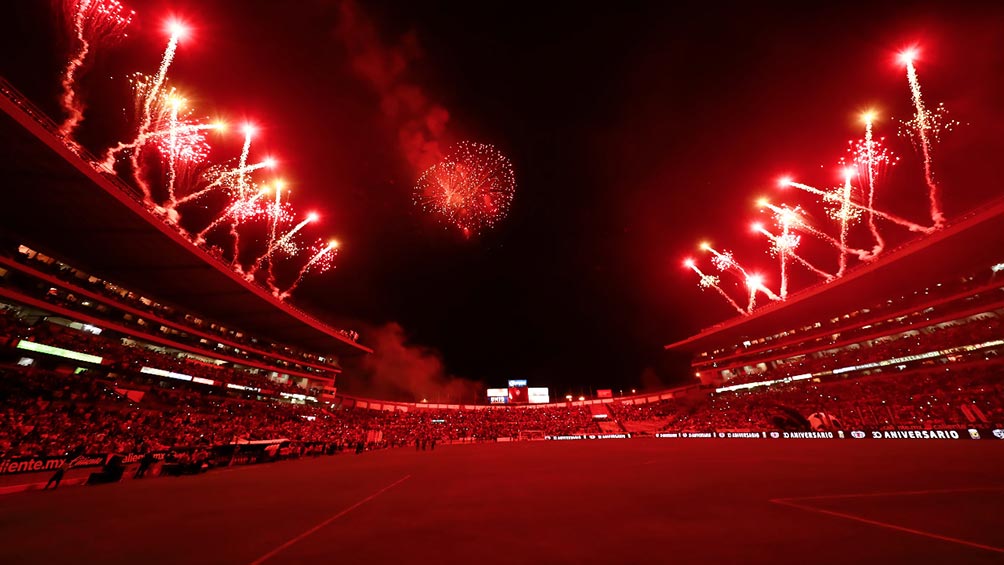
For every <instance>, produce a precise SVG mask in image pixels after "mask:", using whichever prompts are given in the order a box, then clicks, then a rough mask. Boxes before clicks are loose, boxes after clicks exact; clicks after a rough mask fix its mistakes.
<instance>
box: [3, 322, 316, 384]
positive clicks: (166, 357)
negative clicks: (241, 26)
mask: <svg viewBox="0 0 1004 565" xmlns="http://www.w3.org/2000/svg"><path fill="white" fill-rule="evenodd" d="M21 339H25V340H28V341H35V342H39V343H43V344H46V345H53V346H56V347H61V348H64V349H69V350H72V351H79V352H82V353H87V354H91V355H97V356H99V357H102V358H105V359H106V360H107V363H108V364H109V368H110V369H112V370H116V371H122V372H125V373H135V372H138V371H140V370H141V369H142V368H143V367H154V368H157V369H161V370H165V371H172V372H176V373H182V374H185V375H189V376H192V377H200V378H203V379H210V380H213V381H215V382H216V383H217V385H216V386H225V384H224V383H231V384H236V385H242V386H247V387H253V388H258V389H263V390H267V391H271V392H272V393H282V392H285V393H290V394H305V395H314V396H316V395H318V394H320V393H321V391H320V390H319V389H317V388H310V387H307V386H301V385H302V384H304V381H303V380H302V379H301V381H300V382H299V383H297V382H296V381H295V380H289V379H287V380H285V381H280V380H275V379H272V378H268V377H266V376H264V375H263V374H261V371H259V370H257V369H247V370H245V369H237V368H231V367H229V366H224V365H216V364H212V363H208V362H204V361H201V360H198V359H196V358H193V357H189V356H184V355H179V354H174V355H172V354H170V353H167V352H161V351H159V350H155V349H152V348H150V347H146V346H144V345H142V344H140V343H139V342H136V341H133V340H126V341H123V340H121V339H116V338H112V337H110V336H108V335H106V334H105V333H102V334H100V335H97V334H93V333H90V332H87V331H78V330H75V329H72V328H68V327H66V326H61V325H57V324H53V323H48V322H46V321H38V322H37V323H34V324H31V323H28V322H27V321H24V320H21V319H20V318H19V317H18V315H17V313H16V312H15V311H14V310H13V309H4V308H0V343H3V342H7V343H9V344H10V345H11V346H13V345H14V344H15V342H17V341H18V340H21ZM126 343H129V344H130V345H126Z"/></svg>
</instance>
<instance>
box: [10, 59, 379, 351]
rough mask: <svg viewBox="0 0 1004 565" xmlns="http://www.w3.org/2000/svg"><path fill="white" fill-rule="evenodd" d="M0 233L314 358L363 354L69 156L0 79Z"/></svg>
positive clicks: (45, 122) (112, 179) (48, 126)
mask: <svg viewBox="0 0 1004 565" xmlns="http://www.w3.org/2000/svg"><path fill="white" fill-rule="evenodd" d="M0 94H3V95H2V96H0V109H2V110H3V112H0V147H3V148H4V150H3V151H2V152H0V178H2V179H3V182H4V185H5V188H4V203H3V205H2V206H0V233H4V232H6V233H5V235H6V236H8V237H10V238H11V239H13V240H14V241H18V242H21V243H24V244H26V245H29V246H31V247H32V248H35V249H37V250H39V251H41V252H43V253H45V254H47V255H51V256H53V257H56V258H58V259H64V260H65V262H66V263H68V264H71V265H73V266H76V267H79V268H81V269H83V270H85V271H87V272H90V273H91V274H93V275H95V276H98V277H101V278H104V279H107V280H109V281H112V282H115V283H117V284H121V285H123V286H125V287H127V288H129V289H130V290H133V291H136V292H139V293H142V294H143V295H146V296H148V297H150V298H152V299H154V300H157V301H159V302H163V303H165V304H171V305H174V306H176V307H179V308H181V309H182V310H187V311H190V312H192V313H194V314H197V315H201V316H205V317H207V318H209V319H211V320H214V321H217V322H220V323H223V324H228V325H232V326H233V328H234V329H239V330H242V331H246V332H248V333H250V334H251V335H254V336H259V337H265V338H269V339H273V340H275V341H277V342H279V343H285V344H289V345H296V346H300V347H303V348H306V349H308V350H309V351H312V352H315V353H323V352H331V353H335V354H347V353H353V352H355V353H358V352H368V353H369V352H372V350H370V349H369V348H367V347H364V346H363V345H360V344H358V343H355V342H354V341H352V340H351V339H349V338H347V337H346V336H344V335H342V334H341V333H340V332H339V331H338V330H337V329H335V328H333V327H331V326H329V325H328V324H326V323H324V322H321V321H320V320H317V319H316V318H314V317H312V316H310V315H308V314H306V313H305V312H302V311H300V310H298V309H296V308H295V307H293V306H291V305H289V304H287V303H284V302H282V301H280V300H278V299H276V298H275V297H273V296H272V295H271V294H270V293H269V292H268V291H266V290H265V289H263V288H261V287H259V286H257V285H255V284H252V283H250V282H248V281H246V280H245V279H244V278H243V277H241V276H240V275H238V274H237V273H235V272H234V271H233V269H231V268H230V266H229V265H227V264H225V263H223V262H221V261H219V260H218V259H216V258H214V257H212V256H211V255H209V254H208V253H206V252H205V251H203V250H202V249H201V248H199V247H197V246H196V245H194V244H193V243H192V242H191V241H189V240H188V238H186V237H185V236H183V235H181V234H180V233H179V232H178V231H177V230H176V229H175V228H174V227H172V226H170V225H168V224H166V223H164V222H163V221H161V220H160V219H158V218H157V217H155V216H153V215H152V214H150V213H149V212H148V211H147V208H146V205H145V204H143V203H142V201H141V200H140V199H139V197H138V196H136V193H135V191H134V190H132V189H131V187H129V186H128V185H125V184H124V183H122V182H121V181H120V180H119V179H118V178H117V177H116V176H114V175H111V174H109V173H103V172H99V171H98V170H96V169H95V168H94V166H92V165H91V164H90V163H88V162H87V161H85V160H84V159H82V158H80V157H79V156H77V155H76V154H75V153H74V152H72V151H70V150H69V149H68V148H67V147H66V145H65V144H64V143H63V141H62V140H61V139H60V138H59V137H57V136H56V135H55V134H54V133H53V132H54V131H55V127H54V125H53V124H52V123H51V121H50V120H49V119H48V118H47V117H46V116H44V115H43V114H41V113H40V112H38V111H37V110H36V109H34V107H33V106H31V104H30V103H29V102H27V101H26V100H25V99H24V98H23V97H22V96H21V95H20V94H19V93H17V92H16V91H15V90H14V89H13V88H10V87H9V86H8V85H7V84H6V83H5V82H3V81H2V79H0Z"/></svg>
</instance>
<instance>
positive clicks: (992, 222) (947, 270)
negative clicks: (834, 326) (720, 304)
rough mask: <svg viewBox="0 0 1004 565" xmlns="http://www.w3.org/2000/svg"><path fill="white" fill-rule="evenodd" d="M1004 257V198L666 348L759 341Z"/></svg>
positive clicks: (690, 348) (705, 347)
mask: <svg viewBox="0 0 1004 565" xmlns="http://www.w3.org/2000/svg"><path fill="white" fill-rule="evenodd" d="M1002 261H1004V198H1002V199H998V200H995V201H994V202H992V203H990V204H988V205H986V206H984V207H982V208H980V209H978V210H975V211H973V212H971V213H970V214H968V215H966V216H964V217H963V218H960V219H959V220H957V221H955V222H952V223H951V224H950V226H949V227H948V228H946V229H944V230H941V231H938V232H935V233H934V234H931V235H929V236H922V237H919V238H917V239H914V240H912V241H910V242H909V243H907V244H905V245H903V246H901V247H899V248H897V249H895V250H892V251H889V252H887V253H886V254H885V255H884V256H883V257H882V258H881V259H879V260H878V261H876V262H874V263H866V264H863V265H861V266H859V267H857V268H855V269H853V270H851V271H849V272H848V273H847V274H846V275H845V276H844V277H842V278H840V279H837V280H836V281H833V282H831V283H828V284H818V285H815V286H812V287H809V288H807V289H804V290H802V291H799V292H797V293H795V294H791V295H789V296H788V299H787V300H786V301H784V302H774V303H770V304H767V305H764V306H763V307H761V308H759V309H757V310H754V312H753V314H752V315H751V316H742V317H735V318H732V319H729V320H726V321H725V322H722V323H721V324H717V325H715V326H712V327H710V328H705V329H704V330H701V332H699V333H697V334H696V335H693V336H691V337H688V338H687V339H684V340H681V341H678V342H676V343H671V344H669V345H667V346H665V347H666V349H675V350H680V351H691V352H700V351H708V350H709V349H716V348H718V347H722V346H728V345H734V344H736V343H739V342H742V341H744V340H746V339H757V338H760V337H763V336H765V335H772V334H775V333H778V332H781V331H785V330H788V329H794V328H798V327H802V326H805V325H808V324H810V323H813V322H816V321H823V320H827V319H831V318H834V317H837V316H839V315H842V314H846V313H848V312H852V311H854V310H857V309H860V308H864V307H868V306H872V305H874V304H876V303H878V302H880V301H882V300H883V299H887V298H892V297H896V296H901V295H902V294H905V293H908V292H914V291H916V290H921V289H923V288H925V287H927V286H929V285H931V284H936V283H939V282H944V281H948V280H950V279H952V278H953V277H955V276H959V275H967V274H971V273H973V272H975V271H976V270H978V269H981V268H985V267H989V266H990V265H993V264H997V263H1000V262H1002Z"/></svg>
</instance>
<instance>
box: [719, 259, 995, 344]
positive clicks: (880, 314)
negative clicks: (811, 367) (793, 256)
mask: <svg viewBox="0 0 1004 565" xmlns="http://www.w3.org/2000/svg"><path fill="white" fill-rule="evenodd" d="M1002 300H1004V279H999V278H998V279H995V278H990V279H989V280H987V279H986V278H985V277H982V276H975V275H974V276H968V277H963V278H960V279H958V280H955V281H952V282H948V283H945V284H939V285H934V286H932V287H930V288H927V289H924V290H922V291H917V292H914V293H910V294H907V295H904V296H900V297H898V298H896V299H890V300H886V301H883V302H881V303H879V304H875V305H873V306H870V307H868V308H862V309H860V310H858V311H856V312H853V313H851V314H848V315H845V316H841V317H839V318H835V319H832V320H827V321H824V322H822V323H820V324H818V325H812V326H808V327H805V328H801V329H798V330H789V331H787V332H784V333H783V334H781V335H778V336H772V337H770V338H763V339H759V340H755V341H753V342H751V343H749V344H743V345H740V344H736V345H734V346H732V347H729V348H723V349H721V350H717V351H715V352H714V354H713V356H712V358H713V359H715V360H716V361H719V362H723V361H728V362H733V361H739V360H742V359H747V358H749V357H750V356H755V355H761V356H762V354H764V353H766V352H771V353H781V352H784V351H793V350H798V349H807V348H810V347H815V346H819V345H826V344H829V343H835V342H836V341H845V340H848V339H852V338H854V337H863V336H865V335H867V334H873V333H875V332H877V331H884V332H887V333H891V332H895V331H896V328H903V327H906V326H909V325H913V324H918V323H923V322H925V321H930V320H933V319H936V318H938V317H940V316H946V315H951V314H952V313H955V312H961V311H964V310H969V309H972V308H976V307H979V306H984V305H989V304H993V303H999V302H1000V301H1002Z"/></svg>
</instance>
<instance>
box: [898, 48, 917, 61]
mask: <svg viewBox="0 0 1004 565" xmlns="http://www.w3.org/2000/svg"><path fill="white" fill-rule="evenodd" d="M897 59H898V60H899V62H900V64H903V65H909V64H911V63H913V62H914V61H915V60H916V59H917V48H916V47H910V48H909V49H904V50H903V51H900V52H899V56H898V57H897Z"/></svg>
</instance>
